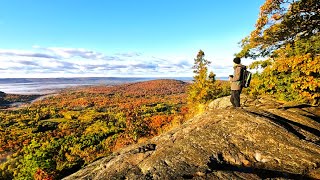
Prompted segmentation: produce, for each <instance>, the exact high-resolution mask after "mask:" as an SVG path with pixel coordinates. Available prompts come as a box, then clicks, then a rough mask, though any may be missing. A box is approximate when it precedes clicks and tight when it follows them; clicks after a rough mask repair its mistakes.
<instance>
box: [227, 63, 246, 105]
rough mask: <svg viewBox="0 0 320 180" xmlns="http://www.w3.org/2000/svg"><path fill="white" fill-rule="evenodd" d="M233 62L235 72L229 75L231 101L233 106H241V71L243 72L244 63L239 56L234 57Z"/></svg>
mask: <svg viewBox="0 0 320 180" xmlns="http://www.w3.org/2000/svg"><path fill="white" fill-rule="evenodd" d="M233 62H234V66H233V69H234V72H233V75H230V76H229V81H230V82H231V97H230V101H231V103H232V105H233V107H240V94H241V91H242V86H241V73H242V67H243V65H241V59H240V58H239V57H236V58H234V59H233Z"/></svg>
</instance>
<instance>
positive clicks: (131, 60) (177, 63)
mask: <svg viewBox="0 0 320 180" xmlns="http://www.w3.org/2000/svg"><path fill="white" fill-rule="evenodd" d="M0 62H1V68H0V73H1V75H2V77H85V76H121V77H123V76H145V77H148V76H157V77H161V76H163V77H170V76H176V77H178V76H181V77H182V76H192V70H191V67H192V64H191V63H190V60H189V59H188V58H186V57H153V56H147V55H144V54H142V53H138V52H128V53H123V52H119V53H115V54H105V53H103V52H96V51H92V50H88V49H83V48H62V47H48V48H44V47H40V46H33V49H32V50H31V51H23V50H15V49H13V50H12V49H11V50H7V49H0Z"/></svg>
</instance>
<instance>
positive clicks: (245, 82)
mask: <svg viewBox="0 0 320 180" xmlns="http://www.w3.org/2000/svg"><path fill="white" fill-rule="evenodd" d="M241 71H242V72H241V86H242V87H244V88H247V87H249V86H250V81H251V76H252V73H251V72H250V71H248V70H247V67H246V66H243V67H242V70H241Z"/></svg>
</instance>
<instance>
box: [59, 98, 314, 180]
mask: <svg viewBox="0 0 320 180" xmlns="http://www.w3.org/2000/svg"><path fill="white" fill-rule="evenodd" d="M242 100H243V102H244V103H243V106H244V108H243V109H230V108H228V107H227V106H229V105H230V104H229V101H228V97H226V98H222V99H217V100H215V101H214V102H212V103H211V104H210V105H209V107H208V110H207V111H206V112H205V113H204V114H201V115H198V116H196V117H194V118H193V119H191V120H189V121H187V122H186V123H185V124H183V125H182V126H180V127H178V128H175V129H173V130H171V131H169V132H167V133H165V134H162V135H160V136H158V137H155V138H153V139H151V140H149V141H147V142H146V143H144V144H136V145H132V146H129V147H127V148H125V149H122V150H120V151H118V152H115V153H114V154H112V155H110V156H109V157H105V158H102V159H99V160H97V161H95V162H94V163H92V164H90V165H88V166H86V167H84V168H83V169H82V170H80V171H78V172H76V173H74V174H72V175H71V176H68V177H66V178H65V179H66V180H71V179H264V178H271V179H320V118H319V117H320V108H319V107H312V106H309V105H304V104H300V105H292V106H289V105H283V104H281V103H277V102H275V101H273V100H271V99H258V100H251V99H249V98H245V97H243V98H242Z"/></svg>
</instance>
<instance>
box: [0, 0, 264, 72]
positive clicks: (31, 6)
mask: <svg viewBox="0 0 320 180" xmlns="http://www.w3.org/2000/svg"><path fill="white" fill-rule="evenodd" d="M263 2H264V1H262V0H246V1H239V0H229V1H213V0H197V1H191V0H135V1H134V0H114V1H111V0H104V1H103V0H90V1H89V0H54V1H49V0H1V1H0V42H1V43H0V63H1V66H0V75H1V77H79V76H95V77H98V76H136V77H141V76H148V77H150V76H155V77H185V76H193V74H192V69H191V67H192V65H193V61H194V57H195V56H196V54H197V52H198V51H199V49H202V50H203V51H204V52H205V54H206V59H208V60H210V61H211V62H212V66H211V67H210V70H212V71H214V73H216V74H217V76H227V75H228V74H231V73H232V59H233V54H234V53H236V52H238V51H239V45H238V44H237V43H238V42H239V41H240V40H241V39H242V38H244V37H245V36H247V35H248V34H249V33H250V32H251V31H252V30H253V29H254V24H255V22H256V19H257V17H258V13H259V7H260V6H261V5H262V4H263ZM249 63H250V60H244V62H243V64H246V65H248V64H249Z"/></svg>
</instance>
